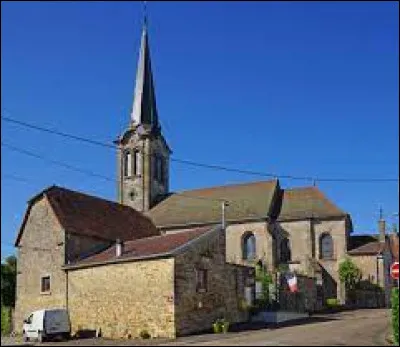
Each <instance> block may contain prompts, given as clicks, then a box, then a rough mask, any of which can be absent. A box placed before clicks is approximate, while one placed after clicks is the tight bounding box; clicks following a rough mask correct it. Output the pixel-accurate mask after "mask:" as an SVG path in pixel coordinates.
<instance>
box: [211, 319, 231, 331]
mask: <svg viewBox="0 0 400 347" xmlns="http://www.w3.org/2000/svg"><path fill="white" fill-rule="evenodd" d="M213 330H214V333H215V334H219V333H222V332H223V333H227V332H228V330H229V322H228V321H227V320H225V318H222V319H217V320H216V321H215V323H213Z"/></svg>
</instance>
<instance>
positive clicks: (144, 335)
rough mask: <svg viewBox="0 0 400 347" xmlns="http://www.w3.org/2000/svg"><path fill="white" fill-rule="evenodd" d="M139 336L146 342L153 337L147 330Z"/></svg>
mask: <svg viewBox="0 0 400 347" xmlns="http://www.w3.org/2000/svg"><path fill="white" fill-rule="evenodd" d="M139 335H140V337H141V338H142V339H144V340H146V339H149V338H150V337H151V335H150V334H149V332H148V331H147V330H142V331H141V332H140V334H139Z"/></svg>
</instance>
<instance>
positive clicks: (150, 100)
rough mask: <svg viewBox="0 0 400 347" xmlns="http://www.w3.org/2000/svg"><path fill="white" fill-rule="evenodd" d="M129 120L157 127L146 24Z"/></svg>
mask: <svg viewBox="0 0 400 347" xmlns="http://www.w3.org/2000/svg"><path fill="white" fill-rule="evenodd" d="M131 121H132V123H133V124H135V125H139V124H142V125H148V126H151V128H155V129H157V128H159V122H158V114H157V106H156V96H155V91H154V81H153V73H152V71H151V60H150V48H149V42H148V34H147V26H146V24H145V25H144V26H143V31H142V39H141V44H140V53H139V60H138V65H137V71H136V83H135V94H134V100H133V105H132V112H131Z"/></svg>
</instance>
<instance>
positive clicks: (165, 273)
mask: <svg viewBox="0 0 400 347" xmlns="http://www.w3.org/2000/svg"><path fill="white" fill-rule="evenodd" d="M117 249H118V248H117V246H113V247H111V248H109V249H107V250H105V251H103V252H101V253H98V254H96V255H93V256H91V257H88V258H86V259H84V260H82V261H80V262H77V263H75V264H71V265H67V266H66V267H65V270H66V271H67V273H68V298H69V299H68V309H69V311H70V317H71V322H72V329H73V331H74V332H75V331H79V330H81V329H82V328H84V329H89V330H90V329H91V330H93V331H101V333H102V335H103V336H107V337H112V338H129V337H139V336H140V333H141V332H143V331H147V332H148V333H149V334H150V335H151V336H152V337H168V338H175V337H176V336H179V335H186V334H190V333H193V332H198V331H202V330H209V329H211V327H212V324H213V323H214V322H215V321H216V320H217V319H218V318H222V317H224V318H225V319H227V320H228V321H229V322H231V323H236V322H241V321H244V320H246V319H247V314H246V313H245V312H244V311H242V310H241V306H240V304H241V300H242V299H243V298H244V293H245V286H246V285H247V282H246V279H247V278H249V275H250V274H249V273H248V269H247V268H246V267H243V266H239V265H232V264H227V263H226V261H225V233H224V230H223V229H221V227H220V226H208V227H200V228H192V229H186V230H183V231H182V232H180V233H176V234H167V235H161V236H154V237H150V238H144V239H140V240H134V241H128V242H126V243H125V244H124V245H122V249H121V251H120V253H118V250H117ZM116 252H117V253H116Z"/></svg>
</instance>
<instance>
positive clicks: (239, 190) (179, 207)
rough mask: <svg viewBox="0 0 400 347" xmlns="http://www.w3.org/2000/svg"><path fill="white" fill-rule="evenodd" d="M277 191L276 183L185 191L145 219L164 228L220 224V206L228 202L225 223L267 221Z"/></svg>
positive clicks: (245, 184) (265, 182) (161, 204)
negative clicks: (265, 219) (262, 219)
mask: <svg viewBox="0 0 400 347" xmlns="http://www.w3.org/2000/svg"><path fill="white" fill-rule="evenodd" d="M278 187H279V183H278V181H277V180H271V181H261V182H251V183H244V184H232V185H225V186H219V187H211V188H205V189H195V190H190V191H184V192H182V193H175V194H172V195H170V196H169V197H167V198H166V199H165V200H163V201H161V202H160V203H159V204H157V205H156V206H155V207H153V208H152V209H151V210H150V211H149V213H148V215H149V216H150V218H151V219H152V220H153V222H154V223H155V224H156V225H157V226H158V227H165V228H167V227H174V226H185V225H190V224H192V225H202V224H214V223H221V213H222V212H221V203H222V200H227V201H228V202H229V206H228V207H227V208H226V220H227V221H238V220H245V219H258V218H267V217H268V216H269V215H270V214H271V213H272V212H273V211H272V210H273V200H274V197H275V194H276V192H277V189H278Z"/></svg>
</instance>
